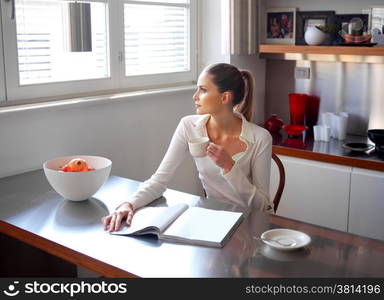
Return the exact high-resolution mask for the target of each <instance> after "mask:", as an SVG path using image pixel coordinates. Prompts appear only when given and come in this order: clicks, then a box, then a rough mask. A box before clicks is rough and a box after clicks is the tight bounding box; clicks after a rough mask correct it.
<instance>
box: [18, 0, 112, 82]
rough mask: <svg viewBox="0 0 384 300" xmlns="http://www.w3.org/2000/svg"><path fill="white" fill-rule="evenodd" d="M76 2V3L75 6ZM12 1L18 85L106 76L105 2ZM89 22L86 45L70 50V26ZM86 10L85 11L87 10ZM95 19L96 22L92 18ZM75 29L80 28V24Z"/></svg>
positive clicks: (107, 58)
mask: <svg viewBox="0 0 384 300" xmlns="http://www.w3.org/2000/svg"><path fill="white" fill-rule="evenodd" d="M75 5H76V6H75ZM80 5H81V4H80V3H79V4H75V3H73V2H72V3H71V2H63V1H41V0H19V1H16V35H17V53H18V68H19V82H20V85H27V84H35V83H47V82H60V81H70V80H81V79H92V78H106V77H109V63H108V61H109V55H108V52H107V49H108V48H109V47H108V40H107V5H106V3H85V4H83V5H86V6H84V8H85V9H83V7H82V6H80ZM77 11H78V12H79V14H80V15H83V19H81V18H79V21H80V22H83V23H85V24H86V23H88V24H90V25H91V26H90V28H89V31H90V36H89V37H86V38H85V40H86V39H87V38H89V40H90V41H89V43H90V48H89V49H87V51H72V49H71V48H72V47H73V43H72V42H71V40H72V39H73V37H72V35H73V34H75V33H73V34H71V33H72V32H73V31H74V32H76V29H74V30H70V29H71V26H73V25H74V24H71V23H76V21H77V20H76V19H75V17H73V16H74V15H76V12H77ZM87 12H88V13H87ZM92 20H97V22H92ZM78 30H79V31H80V32H81V30H84V26H82V27H81V26H80V27H79V28H78Z"/></svg>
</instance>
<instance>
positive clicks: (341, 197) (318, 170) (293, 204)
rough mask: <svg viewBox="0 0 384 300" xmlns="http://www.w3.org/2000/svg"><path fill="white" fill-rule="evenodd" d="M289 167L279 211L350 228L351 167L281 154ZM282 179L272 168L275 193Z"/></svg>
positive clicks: (316, 222)
mask: <svg viewBox="0 0 384 300" xmlns="http://www.w3.org/2000/svg"><path fill="white" fill-rule="evenodd" d="M279 157H280V159H281V160H282V162H283V165H284V168H285V175H286V179H285V187H284V192H283V194H282V197H281V201H280V204H279V208H278V210H277V214H278V215H280V216H283V217H287V218H291V219H295V220H300V221H304V222H308V223H312V224H316V225H320V226H324V227H329V228H332V229H337V230H343V231H347V225H348V201H349V186H350V184H349V181H350V176H351V171H352V168H351V167H345V166H338V165H334V164H329V163H323V162H315V161H311V160H306V159H299V158H293V157H287V156H279ZM278 180H279V174H278V170H277V168H276V166H275V164H274V163H272V168H271V190H270V192H271V195H274V193H275V190H276V187H277V183H278Z"/></svg>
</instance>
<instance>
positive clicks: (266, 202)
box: [223, 135, 272, 211]
mask: <svg viewBox="0 0 384 300" xmlns="http://www.w3.org/2000/svg"><path fill="white" fill-rule="evenodd" d="M271 158H272V138H271V136H270V135H265V136H264V137H263V142H262V144H261V145H260V150H258V151H257V153H256V154H255V155H254V157H252V159H251V170H252V180H249V179H248V177H247V176H246V175H245V174H244V173H243V171H242V170H241V168H240V166H239V164H238V163H235V164H234V165H233V167H232V169H231V170H230V171H229V172H228V173H226V174H223V176H224V178H225V179H226V180H227V181H228V183H229V184H230V185H231V186H232V188H233V189H234V190H235V191H236V193H237V194H238V195H239V198H240V199H241V200H243V202H244V206H245V207H248V208H250V209H259V210H263V211H267V210H269V209H270V206H271V205H272V203H271V202H270V197H269V180H270V173H271Z"/></svg>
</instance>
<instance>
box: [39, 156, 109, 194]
mask: <svg viewBox="0 0 384 300" xmlns="http://www.w3.org/2000/svg"><path fill="white" fill-rule="evenodd" d="M74 158H81V159H84V160H85V161H86V162H87V163H88V166H89V167H90V168H94V169H95V170H94V171H88V172H63V171H60V168H61V167H63V166H64V165H65V164H66V163H68V162H69V161H70V160H71V159H74ZM111 167H112V161H110V160H109V159H108V158H104V157H101V156H89V155H74V156H65V157H59V158H55V159H51V160H48V161H46V162H45V163H44V164H43V169H44V173H45V176H47V179H48V182H49V183H50V185H51V186H52V188H53V189H54V190H55V191H56V192H57V193H58V194H60V195H61V196H63V197H64V198H65V199H68V200H72V201H82V200H86V199H89V198H90V197H91V196H92V195H94V194H95V193H96V192H97V191H98V190H99V189H100V187H101V186H102V185H103V184H104V183H105V181H106V180H107V179H108V176H109V173H110V172H111Z"/></svg>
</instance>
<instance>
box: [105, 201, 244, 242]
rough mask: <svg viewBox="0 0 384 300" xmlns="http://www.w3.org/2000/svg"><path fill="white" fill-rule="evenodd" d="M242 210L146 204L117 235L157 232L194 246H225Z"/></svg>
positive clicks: (238, 222) (160, 236)
mask: <svg viewBox="0 0 384 300" xmlns="http://www.w3.org/2000/svg"><path fill="white" fill-rule="evenodd" d="M242 217H243V213H241V212H230V211H224V210H213V209H207V208H201V207H189V206H188V205H187V204H184V203H181V204H177V205H174V206H170V207H151V206H149V207H144V208H141V209H139V210H137V211H136V213H135V215H134V216H133V219H132V223H131V226H129V227H122V228H121V229H120V231H116V232H112V234H116V235H143V234H155V235H157V236H158V238H159V239H160V240H163V241H169V242H179V243H186V244H193V245H202V246H211V247H223V246H224V244H225V243H226V242H227V241H228V239H229V238H230V236H231V235H232V233H233V232H234V231H235V229H236V228H237V226H238V225H239V224H240V222H241V220H242Z"/></svg>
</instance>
